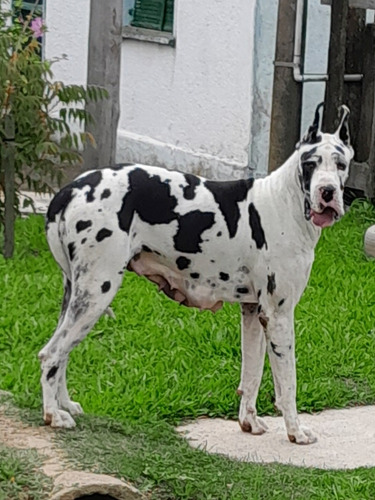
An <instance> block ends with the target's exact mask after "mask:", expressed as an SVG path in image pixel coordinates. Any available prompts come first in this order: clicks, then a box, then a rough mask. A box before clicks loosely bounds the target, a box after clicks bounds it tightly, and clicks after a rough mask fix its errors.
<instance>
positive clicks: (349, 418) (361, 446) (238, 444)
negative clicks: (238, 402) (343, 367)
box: [177, 406, 375, 469]
mask: <svg viewBox="0 0 375 500" xmlns="http://www.w3.org/2000/svg"><path fill="white" fill-rule="evenodd" d="M264 420H265V421H266V423H267V425H268V427H269V429H268V432H266V433H265V434H263V435H262V436H252V435H251V434H248V433H244V432H242V431H241V430H240V427H239V425H238V423H237V422H235V421H233V420H222V419H209V418H202V419H198V420H196V421H194V422H191V423H188V424H186V425H182V426H180V427H178V429H177V430H178V432H180V433H181V434H182V435H183V436H184V437H185V438H186V439H188V441H189V443H190V445H191V446H192V447H193V448H201V449H205V450H206V451H207V452H208V453H218V454H221V455H226V456H228V457H231V458H235V459H238V460H242V461H246V462H256V463H271V462H278V463H281V464H290V465H297V466H301V467H317V468H321V469H355V468H357V467H375V406H361V407H355V408H350V409H344V410H326V411H323V412H321V413H319V414H315V415H309V414H301V415H300V421H301V423H302V424H303V425H305V426H308V427H310V429H311V430H313V431H314V433H315V434H316V435H317V437H318V441H317V442H316V443H314V444H311V445H308V446H298V445H295V444H292V443H290V442H289V440H288V438H287V435H286V431H285V426H284V421H283V418H282V417H265V418H264Z"/></svg>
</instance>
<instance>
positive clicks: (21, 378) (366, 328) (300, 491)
mask: <svg viewBox="0 0 375 500" xmlns="http://www.w3.org/2000/svg"><path fill="white" fill-rule="evenodd" d="M374 223H375V210H374V208H373V207H372V206H370V205H369V204H367V203H357V204H355V206H353V207H352V208H351V210H350V212H349V214H348V215H346V216H345V218H344V219H343V220H342V221H341V222H339V223H338V224H336V225H335V226H334V227H333V228H328V229H325V230H324V231H323V236H322V238H321V240H320V242H319V245H318V247H317V251H316V260H315V263H314V267H313V271H312V275H311V279H310V282H309V286H308V287H307V289H306V291H305V293H304V296H303V298H302V300H301V302H300V304H299V305H298V307H297V310H296V337H297V339H296V355H297V377H298V395H297V402H298V409H299V410H300V411H315V410H321V409H323V408H327V407H330V408H339V407H344V406H350V405H358V404H368V403H374V402H375V370H374V364H375V318H374V312H375V286H374V276H375V261H371V260H369V259H367V258H366V257H365V256H364V253H363V235H364V231H365V229H366V228H367V227H368V226H370V225H371V224H374ZM43 224H44V223H43V218H42V217H40V216H39V217H37V216H33V217H31V218H29V219H26V220H19V221H18V223H17V245H16V253H15V257H14V259H13V260H11V261H7V262H6V261H5V260H4V259H2V258H0V276H1V279H2V298H3V300H2V301H1V304H0V359H1V362H0V388H1V389H4V390H9V391H12V392H13V394H14V396H15V401H16V403H17V404H18V405H19V406H20V407H23V408H27V409H28V414H29V418H31V417H30V415H31V416H32V417H33V419H34V420H35V415H37V416H38V417H37V419H38V420H39V415H40V414H41V395H40V387H39V377H40V372H39V362H38V360H37V353H38V351H39V350H40V348H41V347H42V346H43V345H44V344H45V343H46V342H47V340H48V339H49V337H50V336H51V335H52V332H53V330H54V328H55V326H56V323H57V318H58V314H59V310H60V305H61V298H62V282H61V276H60V272H59V269H58V268H57V265H56V264H55V262H54V260H53V258H52V257H51V255H50V253H49V250H48V247H47V244H46V241H45V237H44V230H43ZM109 258H110V256H109ZM112 306H113V309H114V312H115V314H116V320H114V319H111V318H108V317H103V318H102V319H101V320H100V321H99V323H98V324H97V325H96V327H95V329H94V330H93V331H92V332H91V334H90V335H89V337H88V338H87V339H86V340H85V341H84V342H83V343H82V344H81V345H79V346H78V347H77V348H76V349H75V350H74V351H73V353H72V355H71V362H70V365H69V368H68V387H69V389H70V393H71V395H72V397H73V399H76V400H77V401H79V402H80V403H81V404H82V406H83V408H84V410H85V411H86V413H88V414H91V415H96V417H93V416H84V417H82V418H80V419H79V420H78V428H77V429H76V430H74V431H70V432H58V433H57V435H58V438H59V439H60V440H62V441H63V442H65V444H66V445H67V446H68V447H69V450H70V453H71V454H72V455H74V456H76V458H77V460H78V461H79V462H81V463H83V464H86V465H87V466H90V468H96V469H98V470H103V471H107V472H115V473H117V474H119V475H120V476H123V477H125V478H127V479H129V480H131V481H132V482H133V483H134V484H136V485H137V486H138V487H141V488H142V489H146V490H147V489H149V488H151V489H152V492H153V494H154V495H155V497H156V498H163V499H164V498H165V499H174V498H197V499H200V498H202V499H203V498H215V499H225V498H231V499H253V498H254V499H255V498H262V499H268V498H283V499H284V498H285V499H290V498H301V499H302V498H303V499H306V498H316V499H320V498H324V499H325V498H339V499H341V498H345V499H346V498H347V499H352V498H353V499H354V498H358V499H360V498H361V499H363V498H373V497H374V496H375V469H361V470H357V471H352V472H323V471H317V470H304V469H298V468H295V467H287V466H279V465H271V466H270V465H268V466H260V465H252V464H242V463H237V462H234V461H230V460H227V459H224V458H222V457H217V456H208V455H206V454H205V453H203V452H202V451H193V450H191V449H190V448H189V447H188V446H187V444H186V443H185V442H184V441H182V440H181V439H179V438H178V437H177V436H176V435H175V433H174V431H173V425H174V424H176V423H177V422H179V421H180V420H181V419H182V418H191V417H197V416H199V415H209V416H224V417H228V418H233V417H236V415H237V411H238V405H239V399H238V396H237V395H236V393H235V390H236V388H237V386H238V383H239V377H240V358H241V355H240V327H239V325H240V314H239V308H238V306H231V305H226V306H225V307H224V308H223V310H221V311H219V312H218V313H216V314H215V315H213V314H211V313H210V312H203V313H199V312H198V311H196V310H194V309H186V308H184V307H183V306H179V305H177V304H176V303H174V302H172V301H170V300H168V299H167V298H166V297H165V296H163V295H161V294H158V292H157V291H156V287H155V286H154V285H152V284H151V283H149V282H147V281H146V280H143V279H140V278H138V277H136V276H135V275H133V274H131V273H128V275H127V276H126V277H125V280H124V284H123V286H122V288H121V290H120V291H119V293H118V295H117V296H116V298H115V300H114V302H113V305H112ZM273 400H274V390H273V384H272V378H271V374H270V370H269V367H268V365H266V371H265V374H264V377H263V382H262V386H261V389H260V394H259V400H258V409H259V413H260V414H272V413H273V411H274V410H273ZM374 421H375V420H374ZM374 426H375V424H374ZM88 437H89V439H88ZM83 440H84V442H85V446H84V447H83V446H82V442H83ZM103 443H104V450H103V451H102V452H101V453H98V449H99V446H100V445H101V444H103ZM370 492H372V493H370ZM0 498H1V486H0Z"/></svg>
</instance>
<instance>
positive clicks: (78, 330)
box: [39, 260, 122, 428]
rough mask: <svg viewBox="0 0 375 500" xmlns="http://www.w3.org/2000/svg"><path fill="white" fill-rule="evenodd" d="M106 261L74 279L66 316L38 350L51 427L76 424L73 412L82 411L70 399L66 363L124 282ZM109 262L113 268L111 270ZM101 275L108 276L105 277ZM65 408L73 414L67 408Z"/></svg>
mask: <svg viewBox="0 0 375 500" xmlns="http://www.w3.org/2000/svg"><path fill="white" fill-rule="evenodd" d="M108 262H109V263H108ZM107 263H108V266H106V262H103V261H100V262H99V264H98V266H100V269H98V266H95V269H94V268H93V269H91V270H88V269H87V270H86V273H85V274H84V275H82V276H80V278H79V279H77V280H74V279H73V281H72V288H71V294H70V299H69V303H68V304H67V307H66V310H65V311H64V312H63V317H62V318H61V320H60V321H59V324H58V327H57V328H56V331H55V333H54V335H53V337H52V338H51V340H50V341H49V342H48V343H47V345H46V346H45V347H44V348H43V349H42V350H41V351H40V353H39V359H40V361H41V370H42V377H41V384H42V390H43V406H44V420H45V422H46V424H51V426H52V427H66V428H69V427H74V425H75V422H74V420H73V419H72V417H71V415H70V413H72V414H78V413H81V412H82V409H81V407H80V405H79V404H78V403H74V402H73V401H71V400H70V398H69V395H68V391H67V388H66V377H65V371H66V365H67V362H68V356H69V353H70V351H71V350H72V349H73V348H74V347H75V346H76V345H78V344H79V343H80V342H81V341H82V340H83V339H84V338H85V337H86V335H87V334H88V333H89V331H90V330H91V328H92V327H93V326H94V325H95V323H96V322H97V320H98V319H99V318H100V316H101V315H102V314H103V312H104V311H105V310H106V309H107V307H108V306H109V304H110V303H111V301H112V300H113V298H114V296H115V294H116V292H117V290H118V288H119V287H120V285H121V281H122V274H120V273H119V272H117V271H116V272H114V271H113V269H116V270H117V266H114V267H113V260H109V261H108V260H107ZM109 265H110V266H111V269H108V267H109ZM106 267H107V268H106ZM121 267H122V266H119V268H121ZM101 276H106V279H105V280H104V279H102V278H101ZM63 407H64V408H65V409H68V410H69V412H70V413H68V412H67V411H64V410H63V409H62V408H63Z"/></svg>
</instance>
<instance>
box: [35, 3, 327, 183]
mask: <svg viewBox="0 0 375 500" xmlns="http://www.w3.org/2000/svg"><path fill="white" fill-rule="evenodd" d="M127 1H128V2H129V0H127ZM78 6H79V7H78ZM277 9H278V1H277V0H261V1H260V0H258V1H257V0H250V1H249V0H238V2H236V3H235V7H234V3H233V2H232V1H231V0H215V2H212V0H211V1H206V2H202V1H201V0H189V1H184V0H175V23H174V30H175V33H174V34H175V37H176V47H170V46H163V45H159V44H156V43H150V42H145V41H139V40H132V39H124V40H123V43H122V62H121V64H122V68H121V82H120V101H121V114H120V122H119V129H118V141H117V145H118V147H117V159H118V161H125V162H128V161H130V162H132V161H139V162H143V163H148V164H157V165H164V166H166V167H168V168H178V169H180V170H184V171H191V172H195V173H198V174H202V175H205V176H207V177H211V178H215V179H228V178H238V177H244V176H247V175H249V174H254V175H256V176H263V175H265V174H266V173H267V170H268V149H269V128H270V116H271V104H272V86H273V60H274V49H275V40H276V21H277ZM89 14H90V0H79V3H78V2H77V1H76V0H65V1H64V2H62V1H61V0H48V1H47V9H46V24H47V27H48V30H49V31H48V33H47V35H46V40H45V54H46V57H47V58H54V57H60V56H61V55H62V54H66V55H67V58H66V59H64V60H61V61H60V62H58V63H56V64H55V65H54V66H53V70H54V75H55V78H56V79H58V80H62V81H64V82H65V83H82V84H84V83H86V72H87V53H88V30H89ZM125 14H126V12H125ZM125 17H126V16H125ZM329 22H330V8H329V7H327V6H322V5H320V2H319V0H316V1H314V2H309V14H308V25H307V43H306V64H305V70H306V71H308V72H319V73H325V71H326V64H327V52H328V36H329ZM317 40H319V43H317ZM323 98H324V83H307V84H305V85H304V93H303V110H302V122H303V125H302V130H304V129H305V128H306V127H307V125H308V123H309V122H310V120H311V116H312V114H313V110H314V109H315V106H316V104H317V103H318V102H320V101H321V100H322V99H323ZM286 126H287V123H286Z"/></svg>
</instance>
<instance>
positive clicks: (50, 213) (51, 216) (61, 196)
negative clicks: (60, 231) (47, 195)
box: [47, 185, 73, 222]
mask: <svg viewBox="0 0 375 500" xmlns="http://www.w3.org/2000/svg"><path fill="white" fill-rule="evenodd" d="M72 196H73V192H72V186H71V185H69V186H66V187H64V188H62V189H61V191H59V192H58V193H57V194H56V195H55V197H54V198H53V200H52V201H51V203H50V204H49V207H48V210H47V221H48V222H55V220H56V215H57V214H58V213H60V212H61V213H64V211H65V209H66V207H67V206H68V205H69V203H70V201H71V199H72Z"/></svg>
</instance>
